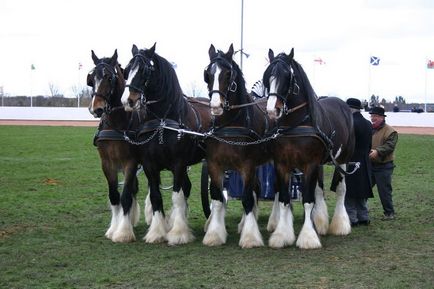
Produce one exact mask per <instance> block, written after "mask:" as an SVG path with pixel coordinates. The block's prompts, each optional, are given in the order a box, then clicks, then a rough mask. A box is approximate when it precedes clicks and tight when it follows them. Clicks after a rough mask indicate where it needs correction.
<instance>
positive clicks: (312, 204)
mask: <svg viewBox="0 0 434 289" xmlns="http://www.w3.org/2000/svg"><path fill="white" fill-rule="evenodd" d="M268 57H269V61H270V64H269V66H268V67H267V68H266V70H265V72H264V75H263V83H264V85H265V88H266V90H267V91H268V100H267V112H268V115H269V116H270V117H271V118H272V119H274V120H276V121H277V133H278V137H277V138H276V139H275V140H274V141H273V142H272V152H273V155H274V165H275V169H276V174H277V187H278V190H279V204H280V206H279V207H278V208H279V209H280V212H279V213H278V214H277V216H279V215H280V216H282V214H283V215H286V214H287V215H290V216H289V217H288V219H287V222H286V223H283V225H284V226H282V225H281V223H280V222H281V219H282V217H280V219H277V218H276V219H275V220H274V222H275V224H276V225H272V226H271V229H275V231H274V232H273V235H274V234H276V232H278V233H279V234H280V235H281V236H287V237H289V238H287V239H282V240H281V241H280V245H281V246H284V245H285V244H291V243H293V242H294V241H295V235H294V232H293V231H294V229H293V221H292V219H293V218H292V213H291V209H290V206H289V204H290V197H289V195H288V194H286V191H287V190H286V188H288V185H289V182H290V173H289V172H292V171H293V169H294V168H297V169H300V170H301V171H302V172H303V180H302V183H303V187H302V196H303V206H304V224H303V227H302V229H301V232H300V234H299V236H298V239H297V242H296V245H297V246H298V247H299V248H303V249H312V248H320V247H321V242H320V239H319V237H318V234H317V233H319V234H326V233H327V231H329V232H330V233H331V234H335V235H347V234H349V233H350V232H351V226H350V221H349V218H348V214H347V212H346V210H345V207H344V199H345V192H346V186H345V178H344V177H345V174H346V164H347V162H348V161H349V158H350V157H351V155H352V153H353V150H354V129H353V119H352V113H351V111H350V109H349V107H348V106H347V105H346V103H345V102H344V101H342V100H341V99H339V98H336V97H326V98H320V99H318V98H317V96H316V94H315V92H314V90H313V88H312V86H311V84H310V82H309V79H308V77H307V75H306V73H305V72H304V70H303V68H302V67H301V65H300V64H299V63H298V62H297V61H295V59H294V49H292V50H291V52H290V54H289V55H287V54H285V53H280V54H279V55H277V56H276V57H275V56H274V52H273V50H271V49H270V50H269V52H268ZM327 162H333V164H334V165H335V170H334V176H333V180H332V189H333V190H335V191H336V193H337V201H336V208H335V212H334V216H333V219H332V222H331V224H330V226H329V223H328V213H327V207H326V205H325V202H324V192H323V184H322V165H323V164H325V163H327ZM312 219H313V221H312ZM271 222H273V220H271ZM269 224H270V223H269ZM288 224H289V226H288ZM278 244H279V242H277V243H276V245H278Z"/></svg>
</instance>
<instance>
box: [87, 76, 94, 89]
mask: <svg viewBox="0 0 434 289" xmlns="http://www.w3.org/2000/svg"><path fill="white" fill-rule="evenodd" d="M86 83H87V86H90V87H93V77H92V75H91V74H90V73H88V74H87V79H86Z"/></svg>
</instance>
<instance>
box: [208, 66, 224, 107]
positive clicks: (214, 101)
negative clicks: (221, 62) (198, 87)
mask: <svg viewBox="0 0 434 289" xmlns="http://www.w3.org/2000/svg"><path fill="white" fill-rule="evenodd" d="M213 65H215V67H214V68H215V73H214V83H213V87H212V90H217V91H218V90H220V89H219V76H220V73H221V72H222V70H221V69H220V67H218V65H217V64H215V63H214V64H213ZM221 104H222V103H221V100H220V94H219V93H217V92H214V93H213V94H211V102H210V106H211V108H219V107H221Z"/></svg>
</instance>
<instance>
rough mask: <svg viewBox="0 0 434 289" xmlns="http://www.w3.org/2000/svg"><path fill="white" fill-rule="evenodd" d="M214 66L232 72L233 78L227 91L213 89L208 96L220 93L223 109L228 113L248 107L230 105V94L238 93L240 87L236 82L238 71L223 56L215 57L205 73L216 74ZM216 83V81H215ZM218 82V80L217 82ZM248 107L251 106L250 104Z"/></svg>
mask: <svg viewBox="0 0 434 289" xmlns="http://www.w3.org/2000/svg"><path fill="white" fill-rule="evenodd" d="M213 65H221V66H223V67H225V68H227V69H229V70H230V71H231V76H230V78H229V85H228V88H227V90H226V91H221V90H219V89H212V90H210V91H209V92H208V96H209V97H211V95H212V94H213V93H218V94H219V95H220V96H222V97H223V100H224V102H223V109H224V110H226V111H228V110H231V109H234V108H238V107H242V106H246V105H230V104H229V100H228V93H230V92H236V91H237V89H238V85H237V83H236V81H235V79H236V77H237V72H236V70H235V69H234V68H233V66H232V63H230V62H229V61H227V60H226V59H225V58H224V57H222V56H221V55H217V56H215V57H214V58H213V59H211V63H210V64H209V65H208V67H207V69H205V73H206V72H207V70H209V69H211V70H212V73H213V74H214V73H215V67H213ZM214 81H216V80H215V79H214ZM217 81H218V80H217ZM248 105H251V104H250V103H249V104H248Z"/></svg>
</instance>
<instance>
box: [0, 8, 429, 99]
mask: <svg viewBox="0 0 434 289" xmlns="http://www.w3.org/2000/svg"><path fill="white" fill-rule="evenodd" d="M0 27H1V28H0V86H3V91H4V93H5V94H8V95H26V94H27V95H29V94H32V95H41V94H42V95H49V94H50V90H49V83H51V84H53V85H54V86H56V87H58V89H59V91H60V92H62V93H64V94H65V95H66V96H71V95H72V91H71V88H72V87H74V86H75V87H77V86H84V85H85V84H86V74H87V72H88V71H89V70H90V69H91V68H92V67H93V63H92V60H91V56H90V55H91V52H90V51H91V49H93V50H94V51H95V53H96V54H97V55H98V56H99V57H104V56H111V55H112V54H113V52H114V50H115V49H118V54H119V60H120V62H121V64H123V66H125V65H126V64H127V62H128V61H129V59H130V58H131V57H132V55H131V47H132V44H136V45H137V46H138V47H139V48H149V47H151V46H152V45H153V44H154V42H157V50H156V51H157V53H158V54H159V55H161V56H163V57H165V58H166V59H168V60H169V61H172V62H174V63H176V65H177V68H176V71H177V74H178V77H179V79H180V82H181V85H182V87H183V89H184V92H185V93H187V94H191V93H192V90H193V88H195V89H196V90H199V91H200V90H201V91H202V93H203V94H204V95H205V85H204V82H203V69H204V67H205V66H206V65H207V64H208V63H209V59H208V48H209V46H210V44H211V43H213V44H214V45H215V47H216V48H218V49H221V50H224V51H226V50H227V49H228V47H229V45H230V44H231V43H233V44H234V47H235V50H237V49H240V39H241V0H219V1H209V0H183V1H175V0H174V1H169V0H154V1H143V0H142V1H140V0H138V1H134V0H122V1H111V0H104V1H102V0H96V1H95V0H91V1H89V0H75V1H58V0H2V1H1V2H0ZM243 39H244V45H243V46H244V51H245V52H246V53H248V54H249V58H244V60H243V72H244V75H245V78H246V81H247V83H248V89H250V87H251V85H252V84H253V83H254V82H255V81H256V80H258V79H260V78H262V73H263V72H264V70H265V68H266V65H267V54H268V49H269V48H272V49H273V50H274V52H275V53H279V52H286V53H288V52H289V51H290V49H291V48H292V47H294V49H295V59H296V60H297V61H298V62H300V63H301V65H302V66H303V67H304V69H305V70H306V72H307V74H308V77H309V78H310V80H311V82H312V83H313V86H314V89H315V90H316V92H317V94H318V95H336V96H339V97H341V98H342V99H346V98H348V97H357V98H360V99H362V100H363V99H368V96H369V95H371V94H376V95H379V96H380V97H381V98H385V99H386V100H393V99H395V97H396V96H398V95H401V96H403V97H404V98H405V99H406V100H407V102H410V101H415V102H424V101H425V91H426V95H427V101H428V102H431V103H433V102H434V69H432V70H427V69H426V63H427V60H428V59H432V60H434V1H432V0H370V1H366V0H351V1H348V0H327V1H323V0H303V1H288V0H280V1H279V0H267V1H259V0H244V38H243ZM370 56H377V57H379V58H380V65H378V66H371V65H370V64H369V59H370ZM318 58H321V59H322V60H323V61H324V62H325V64H323V65H320V64H318V63H317V62H314V59H318ZM236 59H237V61H238V62H239V55H238V54H237V56H236ZM79 63H82V65H83V66H82V69H81V70H79ZM32 64H33V65H34V66H35V70H31V69H30V67H31V65H32Z"/></svg>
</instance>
